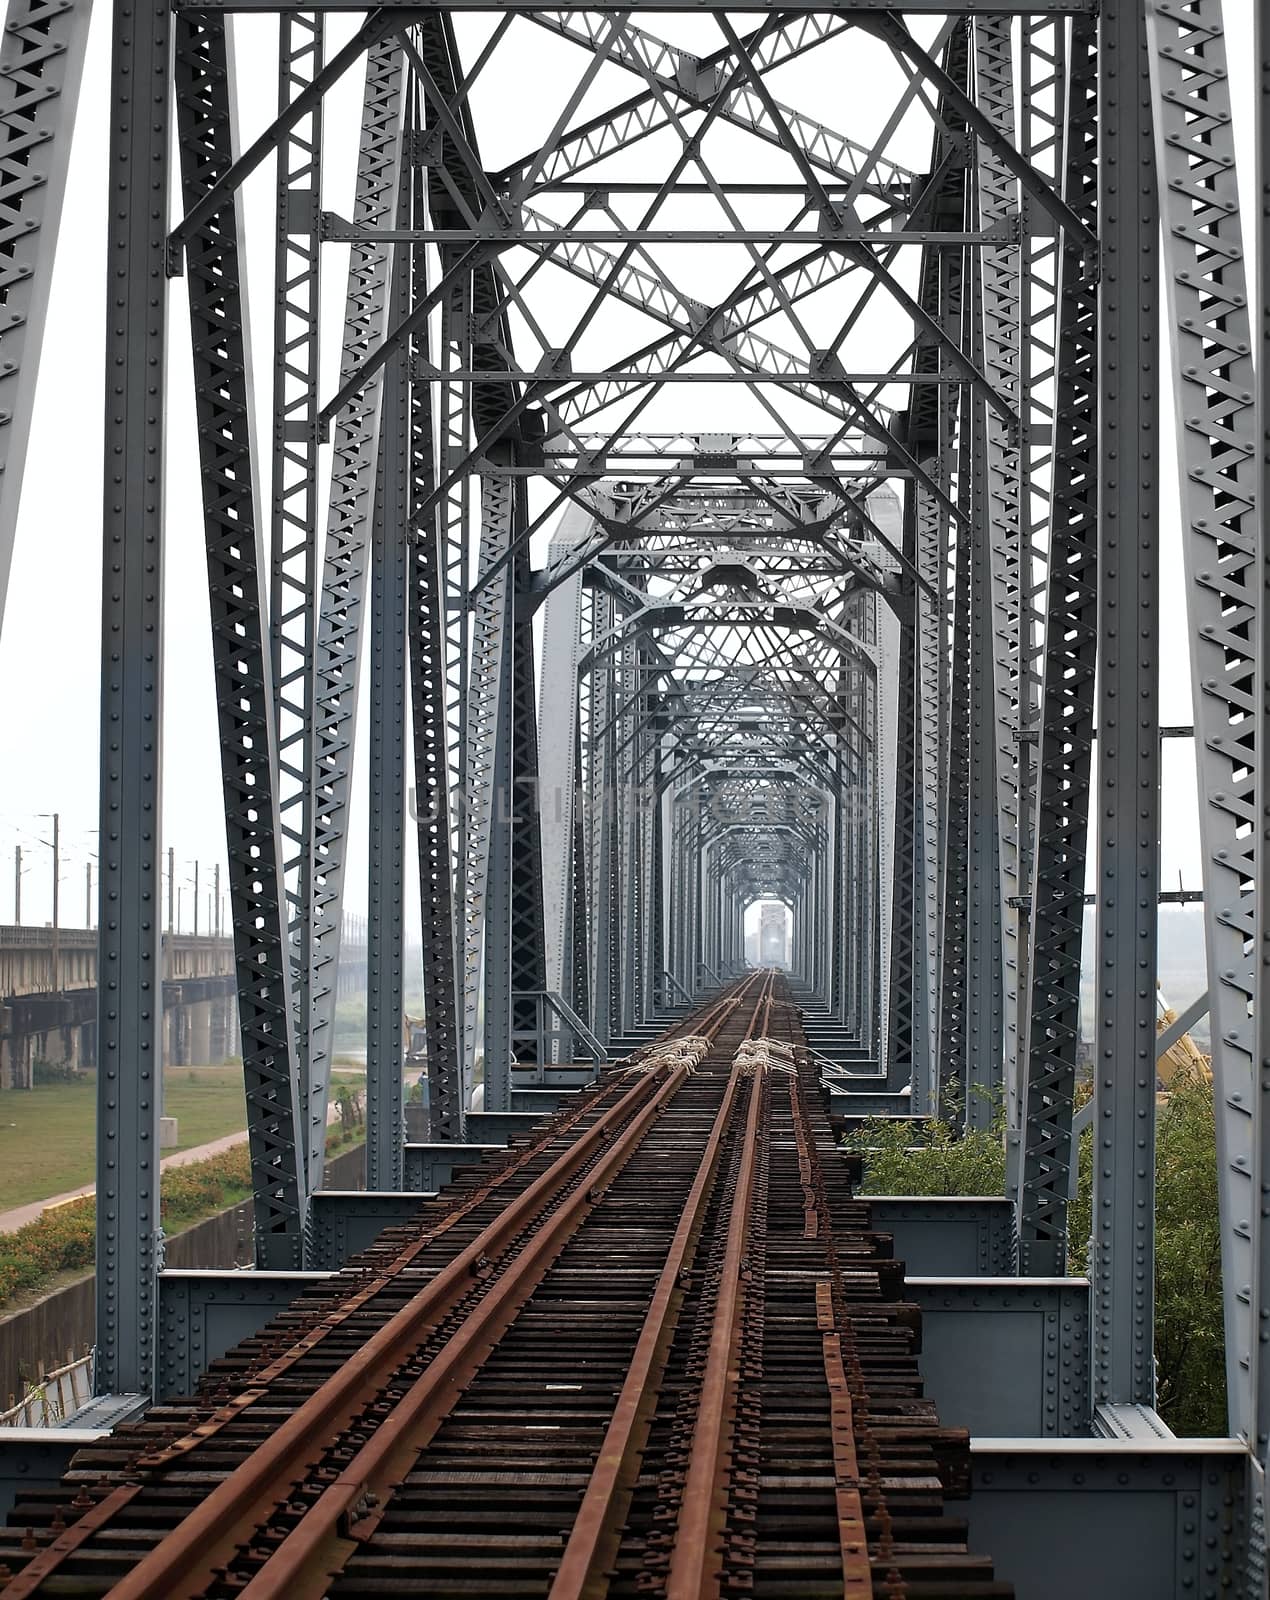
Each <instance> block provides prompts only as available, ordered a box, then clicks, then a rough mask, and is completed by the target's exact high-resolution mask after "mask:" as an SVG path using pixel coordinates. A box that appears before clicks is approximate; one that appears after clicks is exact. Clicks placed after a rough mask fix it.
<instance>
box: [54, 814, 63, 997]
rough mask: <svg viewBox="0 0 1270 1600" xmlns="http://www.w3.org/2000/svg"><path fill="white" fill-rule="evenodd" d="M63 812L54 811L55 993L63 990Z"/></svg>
mask: <svg viewBox="0 0 1270 1600" xmlns="http://www.w3.org/2000/svg"><path fill="white" fill-rule="evenodd" d="M61 821H62V819H61V814H60V813H59V812H57V811H55V812H54V813H53V993H54V994H61V992H62V972H61V965H62V964H61V959H60V958H61V949H60V941H59V939H58V915H57V895H58V889H59V887H60V886H61V880H62V847H61V832H60V829H61Z"/></svg>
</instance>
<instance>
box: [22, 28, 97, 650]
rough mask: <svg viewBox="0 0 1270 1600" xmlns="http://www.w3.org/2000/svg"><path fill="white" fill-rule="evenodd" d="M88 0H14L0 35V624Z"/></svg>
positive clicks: (63, 186)
mask: <svg viewBox="0 0 1270 1600" xmlns="http://www.w3.org/2000/svg"><path fill="white" fill-rule="evenodd" d="M91 12H92V6H91V0H76V3H73V4H63V3H62V0H15V3H14V4H12V5H10V6H9V7H8V10H7V12H6V16H5V28H4V37H3V39H2V40H0V300H2V301H3V305H4V315H3V320H2V322H0V334H3V338H4V360H3V362H0V627H3V626H4V604H5V596H6V594H7V592H8V587H9V569H10V564H11V562H12V559H13V544H14V538H15V535H16V532H17V522H18V503H19V500H20V498H21V493H22V474H23V469H24V467H25V465H26V450H27V441H28V438H29V435H30V431H31V415H32V412H33V410H34V407H35V385H36V374H37V372H38V370H39V365H40V350H41V347H42V345H43V342H44V322H45V316H46V314H47V311H48V298H49V291H50V289H51V287H52V281H53V259H54V254H55V252H56V249H57V237H58V229H59V226H60V223H61V218H62V199H63V196H64V194H65V192H66V169H67V166H68V164H69V161H70V154H71V135H72V134H73V132H74V129H75V109H76V103H77V100H78V95H79V80H80V74H81V71H82V70H83V65H84V51H85V49H86V47H87V43H88V21H89V17H90V15H91Z"/></svg>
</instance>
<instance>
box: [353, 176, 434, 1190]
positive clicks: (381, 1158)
mask: <svg viewBox="0 0 1270 1600" xmlns="http://www.w3.org/2000/svg"><path fill="white" fill-rule="evenodd" d="M413 189H414V173H413V170H412V167H411V165H410V163H409V161H403V162H402V163H401V170H400V175H399V179H398V190H399V192H398V203H397V211H398V216H399V218H400V219H401V220H405V221H408V220H409V218H410V213H411V200H412V194H413ZM413 288H414V272H413V267H412V262H411V259H410V254H409V252H408V251H405V250H402V249H400V248H398V249H396V250H394V252H393V259H392V264H391V269H390V278H389V293H388V310H389V317H390V319H391V320H393V321H397V320H400V318H401V317H402V316H403V315H404V314H405V311H406V308H407V307H408V306H409V304H410V300H411V295H412V291H413ZM408 357H409V350H408V349H406V350H400V351H398V352H397V353H396V355H395V356H394V357H393V359H392V360H391V361H389V363H388V365H387V366H386V367H385V369H384V382H383V393H382V396H381V400H380V414H379V437H378V459H377V461H376V464H375V499H374V506H373V509H372V512H371V541H370V569H371V570H370V627H369V632H370V652H369V654H370V684H369V690H370V698H369V701H368V704H367V713H368V716H367V720H368V722H369V730H368V732H369V739H368V745H369V749H368V752H367V753H368V756H369V760H368V763H367V765H368V778H369V785H368V795H367V799H368V802H369V803H368V808H367V809H368V815H369V823H370V829H369V832H370V839H369V844H370V849H369V872H368V875H367V889H366V1183H367V1186H368V1187H369V1188H372V1189H399V1188H400V1187H401V1182H402V1174H403V1163H404V1159H405V1157H404V1149H403V1147H404V1141H405V1106H404V1097H403V1092H402V1068H401V1062H402V1056H403V1054H404V1051H405V1040H404V1027H405V1024H404V1016H405V948H404V946H405V887H406V885H405V865H406V863H405V837H404V820H405V811H406V694H407V688H406V677H407V673H406V662H407V658H408V654H409V646H408V643H407V639H408V632H409V630H408V626H407V613H408V598H407V597H408V590H409V571H408V569H409V565H410V556H411V550H410V539H409V524H410V508H411V489H412V487H413V486H414V484H415V481H416V480H415V474H414V470H413V460H412V457H413V453H414V451H413V441H412V433H413V429H414V426H415V423H416V418H415V416H414V407H413V404H412V395H411V389H410V383H409V377H408V371H407V363H408ZM420 420H421V421H426V420H427V419H426V418H424V419H420Z"/></svg>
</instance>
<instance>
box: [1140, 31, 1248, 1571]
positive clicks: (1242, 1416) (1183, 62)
mask: <svg viewBox="0 0 1270 1600" xmlns="http://www.w3.org/2000/svg"><path fill="white" fill-rule="evenodd" d="M1147 39H1148V45H1149V55H1150V69H1151V91H1152V108H1153V112H1154V121H1155V148H1156V159H1157V164H1158V169H1159V174H1160V195H1161V211H1162V217H1163V223H1164V239H1165V255H1164V285H1165V292H1166V295H1167V304H1168V312H1169V315H1168V324H1169V333H1170V346H1171V350H1172V356H1173V370H1174V400H1175V404H1176V407H1177V416H1178V468H1179V477H1180V486H1181V506H1182V542H1183V555H1184V560H1185V566H1186V584H1187V600H1188V609H1189V615H1190V635H1191V671H1192V703H1193V708H1194V719H1195V754H1196V765H1197V768H1198V772H1199V789H1200V841H1201V846H1202V849H1203V857H1204V909H1205V917H1204V921H1205V934H1206V938H1207V955H1208V975H1209V991H1208V992H1209V1005H1210V1015H1211V1017H1212V1047H1213V1087H1214V1092H1215V1097H1216V1108H1217V1161H1218V1204H1219V1207H1220V1212H1221V1243H1222V1282H1223V1300H1224V1306H1225V1322H1226V1373H1227V1384H1226V1388H1227V1400H1228V1406H1229V1412H1230V1426H1231V1431H1232V1433H1235V1434H1238V1435H1239V1436H1240V1437H1242V1438H1245V1439H1247V1440H1248V1442H1249V1445H1250V1446H1251V1448H1252V1450H1253V1453H1254V1456H1255V1458H1256V1462H1257V1465H1258V1472H1257V1474H1256V1487H1257V1491H1258V1496H1259V1497H1260V1498H1261V1504H1259V1505H1258V1506H1256V1507H1254V1521H1255V1522H1256V1523H1257V1524H1258V1526H1256V1527H1255V1528H1254V1534H1253V1537H1254V1544H1256V1543H1258V1542H1259V1543H1260V1545H1261V1548H1260V1549H1259V1550H1255V1551H1254V1554H1255V1555H1256V1556H1257V1558H1258V1559H1259V1561H1260V1562H1261V1563H1262V1565H1261V1567H1260V1575H1261V1580H1262V1583H1264V1572H1265V1568H1264V1540H1265V1523H1264V1489H1263V1485H1264V1470H1265V1465H1266V1460H1267V1452H1268V1450H1270V1441H1268V1438H1267V1428H1266V1424H1265V1421H1264V1419H1265V1416H1266V1414H1267V1408H1268V1406H1270V1394H1267V1391H1266V1387H1265V1384H1266V1377H1267V1368H1268V1366H1270V1363H1268V1362H1267V1357H1266V1353H1265V1345H1266V1322H1267V1318H1270V1303H1268V1297H1270V1273H1268V1271H1267V1259H1266V1255H1267V1250H1270V1227H1268V1225H1267V1220H1266V1218H1267V1201H1266V1194H1267V1188H1266V1183H1267V1174H1268V1172H1270V1168H1268V1167H1267V1163H1266V1144H1267V1137H1268V1133H1267V1122H1268V1119H1267V1111H1266V1106H1265V1100H1266V1089H1267V1076H1266V1074H1267V1068H1268V1063H1270V1055H1268V1054H1267V1051H1266V1047H1265V1041H1266V1037H1267V1023H1266V1016H1265V1010H1264V1002H1265V1000H1266V998H1267V985H1266V978H1265V943H1264V940H1265V934H1264V928H1265V918H1266V914H1267V913H1266V906H1265V897H1264V895H1261V894H1259V892H1258V891H1259V887H1261V886H1263V885H1264V882H1265V870H1266V860H1267V857H1266V845H1265V839H1266V833H1265V817H1266V812H1267V801H1266V790H1265V788H1264V784H1265V782H1266V745H1265V742H1264V741H1265V738H1266V704H1267V679H1266V665H1267V651H1266V636H1267V635H1266V628H1267V609H1266V608H1267V606H1268V605H1270V594H1268V592H1267V587H1266V549H1267V531H1266V524H1265V514H1266V506H1265V502H1264V501H1263V502H1261V503H1260V504H1259V503H1258V489H1259V488H1264V486H1265V470H1264V460H1263V462H1262V464H1261V466H1260V467H1259V464H1258V460H1257V444H1256V439H1255V432H1256V423H1257V410H1256V399H1255V391H1256V382H1255V379H1254V369H1253V360H1252V327H1251V319H1250V315H1249V309H1248V304H1249V303H1248V287H1247V274H1246V271H1245V266H1244V241H1243V236H1242V232H1241V227H1240V211H1239V186H1238V182H1237V178H1236V164H1235V143H1234V128H1233V121H1232V115H1231V96H1230V87H1229V77H1228V71H1227V63H1226V46H1225V38H1224V28H1223V8H1222V6H1221V4H1220V3H1200V4H1191V5H1187V6H1177V5H1162V4H1156V5H1151V6H1148V8H1147ZM1261 42H1262V43H1263V44H1264V42H1265V35H1264V28H1263V29H1262V35H1261ZM1260 68H1261V82H1260V84H1259V88H1260V90H1261V94H1262V96H1263V97H1264V95H1265V94H1266V92H1267V89H1266V64H1265V61H1264V59H1263V58H1261V59H1260ZM1262 117H1263V121H1262V125H1261V134H1262V137H1263V139H1264V135H1265V122H1264V107H1263V108H1262ZM1261 153H1262V159H1263V163H1264V148H1263V149H1262V152H1261ZM1266 171H1267V168H1266V166H1265V165H1264V164H1263V166H1262V169H1261V176H1262V178H1263V179H1264V177H1265V175H1266ZM1261 208H1262V213H1263V216H1264V213H1265V208H1266V198H1265V195H1264V193H1263V194H1262V196H1261ZM1264 237H1265V230H1264V228H1263V230H1262V238H1263V240H1264ZM1261 272H1262V283H1263V286H1264V283H1265V281H1266V275H1267V268H1266V263H1265V260H1264V259H1263V260H1262V262H1261ZM1260 304H1261V315H1262V318H1263V326H1262V333H1263V344H1262V356H1263V360H1264V353H1265V348H1266V346H1265V343H1264V336H1265V327H1266V325H1267V322H1270V318H1268V317H1267V311H1266V304H1265V298H1264V295H1263V296H1262V298H1261V301H1260ZM1260 377H1261V384H1262V395H1263V397H1264V395H1265V394H1266V393H1267V390H1266V388H1265V385H1266V372H1265V369H1264V367H1263V369H1262V372H1261V375H1260ZM1267 415H1270V413H1263V414H1262V416H1261V418H1260V422H1261V427H1262V429H1263V430H1264V428H1265V426H1266V421H1267ZM1147 1175H1148V1177H1149V1176H1150V1169H1149V1165H1148V1174H1147ZM1149 1244H1150V1241H1149V1240H1148V1241H1147V1247H1148V1248H1149ZM1148 1309H1149V1307H1148ZM1148 1326H1149V1325H1148ZM1251 1592H1252V1589H1251V1588H1250V1590H1249V1593H1251Z"/></svg>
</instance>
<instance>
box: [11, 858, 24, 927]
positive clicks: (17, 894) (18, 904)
mask: <svg viewBox="0 0 1270 1600" xmlns="http://www.w3.org/2000/svg"><path fill="white" fill-rule="evenodd" d="M13 922H14V926H15V927H18V928H20V927H21V926H22V846H21V845H20V844H15V845H14V847H13Z"/></svg>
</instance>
